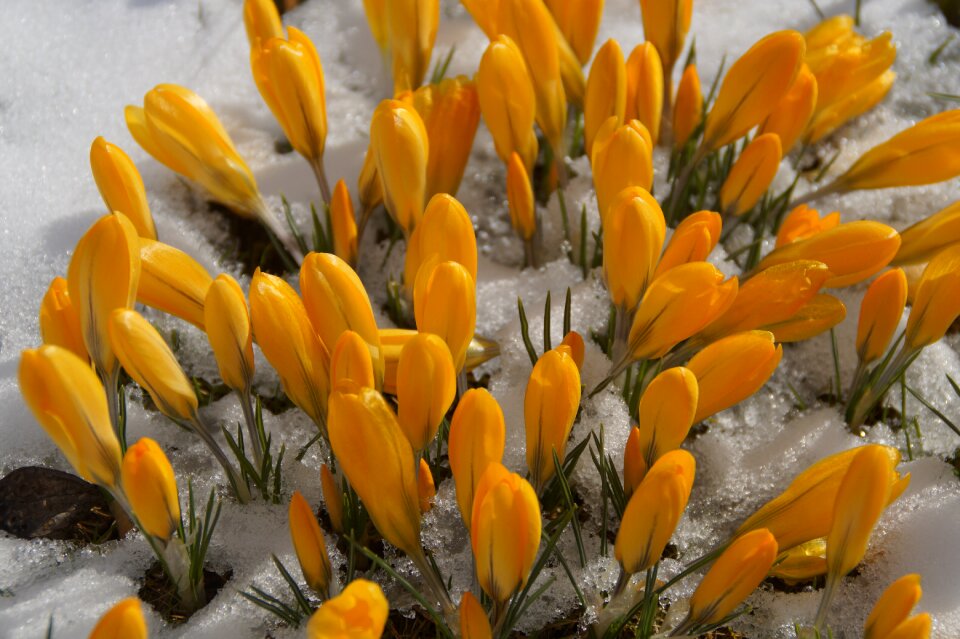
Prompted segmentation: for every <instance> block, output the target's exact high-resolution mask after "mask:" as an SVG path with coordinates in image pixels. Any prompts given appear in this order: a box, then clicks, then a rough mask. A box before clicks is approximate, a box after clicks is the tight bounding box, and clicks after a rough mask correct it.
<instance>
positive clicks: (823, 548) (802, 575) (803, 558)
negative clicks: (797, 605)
mask: <svg viewBox="0 0 960 639" xmlns="http://www.w3.org/2000/svg"><path fill="white" fill-rule="evenodd" d="M778 559H779V561H777V564H776V565H775V566H774V567H773V568H772V569H771V570H770V575H771V576H773V577H777V578H778V579H783V580H784V581H785V582H787V583H788V584H791V585H792V584H796V583H800V582H801V581H809V580H811V579H814V578H815V577H820V576H821V575H825V574H826V573H827V540H826V539H825V538H823V537H821V538H820V539H813V540H811V541H808V542H805V543H802V544H800V545H799V546H794V547H793V548H791V549H790V550H788V551H787V552H785V553H782V554H781V555H780V557H778Z"/></svg>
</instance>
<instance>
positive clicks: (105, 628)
mask: <svg viewBox="0 0 960 639" xmlns="http://www.w3.org/2000/svg"><path fill="white" fill-rule="evenodd" d="M147 637H148V634H147V623H146V621H144V619H143V608H142V607H141V604H140V600H139V599H137V598H136V597H128V598H127V599H124V600H122V601H120V602H119V603H117V604H115V605H114V606H113V608H111V609H110V610H108V611H107V612H106V613H105V614H104V615H103V616H102V617H100V621H98V622H97V625H96V626H94V627H93V630H92V631H91V632H90V636H89V637H88V639H147Z"/></svg>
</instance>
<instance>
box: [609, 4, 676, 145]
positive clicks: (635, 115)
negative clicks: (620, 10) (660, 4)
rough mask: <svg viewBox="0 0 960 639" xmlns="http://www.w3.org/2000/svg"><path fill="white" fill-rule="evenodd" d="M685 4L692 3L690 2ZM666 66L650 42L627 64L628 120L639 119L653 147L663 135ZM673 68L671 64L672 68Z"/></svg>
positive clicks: (628, 59) (634, 53) (638, 50)
mask: <svg viewBox="0 0 960 639" xmlns="http://www.w3.org/2000/svg"><path fill="white" fill-rule="evenodd" d="M685 1H687V2H689V1H690V0H685ZM649 4H652V3H649ZM668 4H670V3H668ZM674 4H675V3H674ZM665 66H666V65H665V64H662V63H661V60H660V55H659V54H658V53H657V49H656V48H654V45H653V44H651V43H650V42H644V43H642V44H638V45H637V46H636V47H635V48H634V49H633V51H631V52H630V57H629V58H627V63H626V70H627V109H626V116H625V118H626V119H627V120H639V121H640V122H641V123H642V124H643V126H645V127H647V131H649V132H650V138H651V140H652V142H653V145H654V146H656V144H657V138H658V137H659V136H660V117H661V115H662V113H663V92H664V75H663V74H664V68H665ZM672 66H673V65H672V63H671V68H672ZM668 84H669V82H668ZM667 90H669V89H667Z"/></svg>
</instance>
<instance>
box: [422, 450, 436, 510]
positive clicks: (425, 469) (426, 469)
mask: <svg viewBox="0 0 960 639" xmlns="http://www.w3.org/2000/svg"><path fill="white" fill-rule="evenodd" d="M417 495H418V496H419V499H420V501H419V504H420V512H422V513H425V512H428V511H429V510H430V509H431V508H433V498H434V497H436V496H437V487H436V486H435V485H434V483H433V473H431V472H430V464H428V463H427V460H426V459H423V458H421V459H420V464H419V467H418V470H417Z"/></svg>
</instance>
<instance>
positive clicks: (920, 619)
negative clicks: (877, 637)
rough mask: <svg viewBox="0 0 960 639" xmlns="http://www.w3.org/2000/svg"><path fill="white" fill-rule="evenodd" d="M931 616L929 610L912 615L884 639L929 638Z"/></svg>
mask: <svg viewBox="0 0 960 639" xmlns="http://www.w3.org/2000/svg"><path fill="white" fill-rule="evenodd" d="M932 628H933V618H932V617H931V616H930V613H929V612H921V613H920V614H918V615H914V616H912V617H910V618H909V619H907V620H906V621H904V622H903V623H901V624H900V625H899V626H897V627H896V628H894V629H893V630H892V631H891V632H890V634H888V635H887V636H886V639H930V631H931V629H932Z"/></svg>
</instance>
